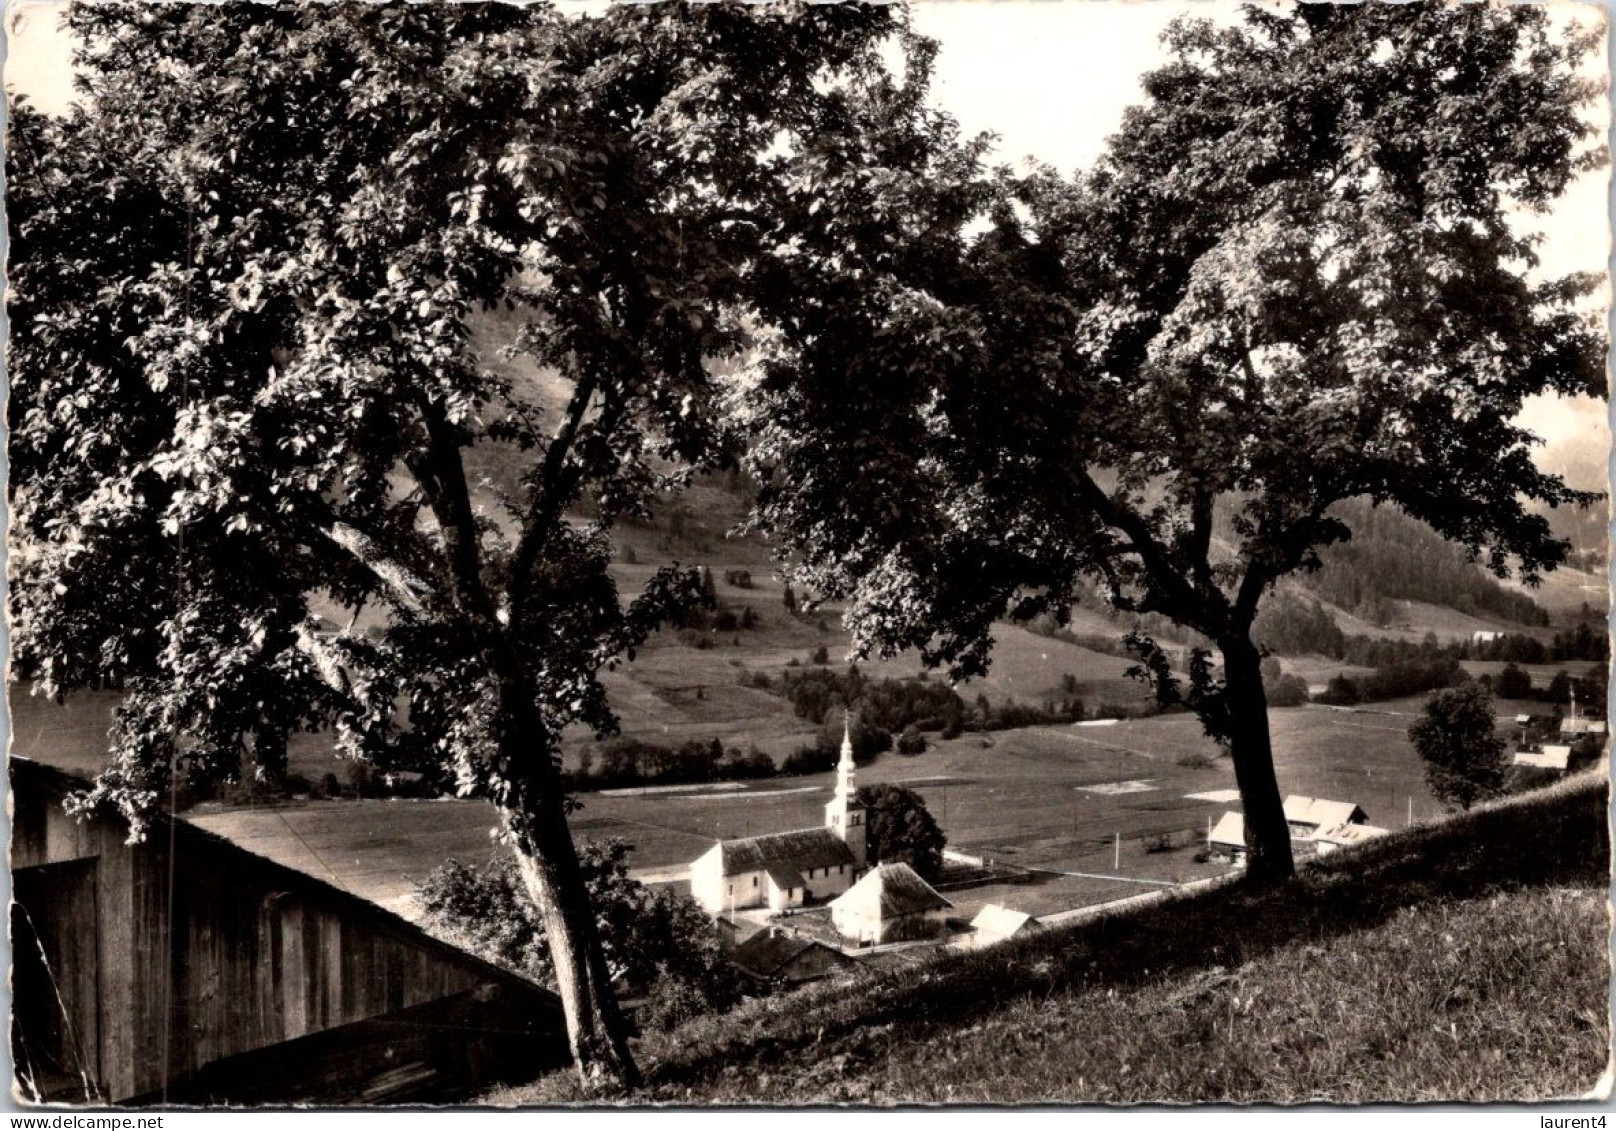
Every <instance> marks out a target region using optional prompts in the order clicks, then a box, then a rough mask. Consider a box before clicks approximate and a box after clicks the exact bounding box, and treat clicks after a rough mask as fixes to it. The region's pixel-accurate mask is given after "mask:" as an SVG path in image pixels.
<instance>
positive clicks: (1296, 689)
mask: <svg viewBox="0 0 1616 1131" xmlns="http://www.w3.org/2000/svg"><path fill="white" fill-rule="evenodd" d="M1262 677H1263V691H1264V692H1265V693H1266V694H1267V696H1268V705H1269V706H1270V707H1300V706H1301V705H1302V704H1303V703H1306V702H1307V701H1308V690H1307V680H1305V679H1303V678H1302V677H1301V676H1299V675H1292V674H1291V673H1290V672H1287V671H1286V670H1285V669H1284V667H1283V665H1281V664H1280V662H1279V659H1278V658H1277V657H1275V656H1265V657H1263V662H1262Z"/></svg>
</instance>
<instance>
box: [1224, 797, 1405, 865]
mask: <svg viewBox="0 0 1616 1131" xmlns="http://www.w3.org/2000/svg"><path fill="white" fill-rule="evenodd" d="M1368 820H1369V816H1368V814H1367V813H1365V812H1364V811H1363V809H1362V808H1361V807H1360V806H1358V805H1356V804H1354V803H1353V802H1350V801H1327V800H1325V799H1324V798H1320V797H1302V796H1300V795H1298V794H1292V795H1291V796H1289V797H1287V798H1286V799H1285V823H1286V824H1287V825H1288V826H1290V830H1291V839H1292V840H1297V841H1304V842H1306V843H1307V844H1310V845H1312V846H1313V847H1314V850H1315V851H1316V852H1317V853H1318V854H1319V855H1320V856H1324V855H1327V854H1328V853H1331V852H1334V851H1335V850H1336V849H1337V848H1344V847H1346V846H1347V845H1349V844H1360V843H1362V842H1363V841H1365V840H1369V839H1372V838H1373V837H1376V836H1383V835H1385V833H1386V831H1387V830H1385V829H1382V828H1377V827H1376V826H1374V825H1371V824H1368V823H1367V822H1368ZM1207 851H1209V852H1210V853H1212V854H1213V855H1214V856H1220V857H1223V858H1224V859H1226V860H1229V861H1231V862H1234V863H1238V862H1240V861H1241V860H1244V859H1245V858H1246V818H1245V814H1243V813H1239V812H1235V811H1233V810H1231V811H1229V812H1226V813H1224V814H1223V816H1222V817H1220V818H1218V823H1217V824H1216V825H1214V826H1213V828H1212V831H1211V833H1209V834H1208V836H1207Z"/></svg>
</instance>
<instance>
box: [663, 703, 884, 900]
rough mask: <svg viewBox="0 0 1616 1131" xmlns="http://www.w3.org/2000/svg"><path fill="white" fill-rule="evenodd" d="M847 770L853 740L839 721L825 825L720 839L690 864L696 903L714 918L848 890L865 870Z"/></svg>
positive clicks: (860, 814) (860, 810) (858, 813)
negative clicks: (839, 735) (837, 750)
mask: <svg viewBox="0 0 1616 1131" xmlns="http://www.w3.org/2000/svg"><path fill="white" fill-rule="evenodd" d="M853 775H854V768H853V738H852V734H851V732H850V730H849V727H848V724H847V722H846V721H845V720H844V722H843V725H842V751H841V759H840V761H839V762H838V763H837V766H836V787H835V792H834V793H833V794H832V795H831V799H830V800H829V801H828V802H826V804H825V823H824V825H823V826H822V827H821V828H817V829H798V830H796V831H793V832H784V833H767V834H765V835H763V836H751V837H743V838H741V839H738V840H721V841H719V842H718V843H717V844H715V845H713V847H711V848H709V849H708V850H707V851H706V852H704V853H702V854H701V856H699V857H698V858H697V859H696V860H695V861H694V862H693V863H692V864H691V865H690V894H691V895H692V896H694V897H695V899H696V902H698V903H700V904H701V905H702V906H703V907H704V908H706V909H707V911H708V912H709V913H710V914H713V915H722V914H725V913H727V912H732V911H745V910H747V909H750V908H759V907H766V908H768V909H769V910H771V911H786V910H789V909H791V908H794V907H801V906H803V905H804V904H807V903H822V902H824V901H826V900H829V899H833V898H835V897H836V896H838V895H841V894H842V893H843V892H845V891H847V890H848V889H849V888H850V887H852V886H853V883H854V882H855V881H856V880H857V879H858V878H859V876H860V875H861V874H862V873H863V871H864V867H865V835H866V833H867V831H868V830H867V828H866V825H865V821H866V814H865V812H864V806H863V805H861V804H860V803H859V800H858V787H857V786H856V785H855V784H854V782H853Z"/></svg>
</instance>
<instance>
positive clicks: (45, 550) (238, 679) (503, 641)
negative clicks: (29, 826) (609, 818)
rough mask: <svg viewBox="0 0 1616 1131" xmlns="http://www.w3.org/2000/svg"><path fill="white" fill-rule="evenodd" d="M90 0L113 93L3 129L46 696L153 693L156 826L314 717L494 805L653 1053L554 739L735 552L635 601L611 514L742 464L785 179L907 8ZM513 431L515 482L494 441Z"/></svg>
mask: <svg viewBox="0 0 1616 1131" xmlns="http://www.w3.org/2000/svg"><path fill="white" fill-rule="evenodd" d="M67 18H68V21H69V24H70V26H71V30H72V31H73V33H74V34H75V37H76V39H77V40H78V42H79V43H80V44H81V47H80V50H79V52H78V56H77V60H76V61H77V65H78V68H79V71H80V73H81V76H82V83H81V85H82V87H83V91H84V93H85V94H86V95H87V97H86V99H85V101H84V103H83V105H82V106H81V107H79V108H78V109H77V110H75V111H74V112H73V113H71V114H70V115H69V116H67V117H66V118H64V119H52V118H46V117H44V116H42V115H40V114H37V113H35V112H33V111H32V110H30V109H28V108H27V107H19V108H18V110H17V112H16V114H15V117H14V119H13V132H12V145H11V146H10V147H8V150H7V160H8V174H9V185H10V188H11V196H10V197H9V199H8V206H9V207H8V214H9V217H10V223H11V238H12V243H11V249H12V254H11V265H10V266H11V278H10V281H11V293H10V314H11V320H12V326H13V329H14V333H13V336H12V340H11V352H10V367H11V391H12V401H11V410H10V411H11V418H10V419H11V426H12V442H11V452H10V454H11V468H12V480H11V482H12V500H11V501H12V507H13V511H12V514H13V527H12V529H13V531H14V533H15V535H16V537H17V539H18V542H19V550H18V553H17V554H16V556H15V557H14V559H13V579H12V589H11V599H12V605H11V613H12V617H13V624H14V628H15V631H14V637H13V639H14V642H15V646H16V652H17V659H18V663H19V665H20V666H21V667H22V669H23V670H27V671H31V672H33V673H35V674H36V675H37V677H38V681H39V687H40V689H41V690H43V691H44V692H45V693H46V694H49V695H53V696H59V695H64V694H67V693H70V692H72V691H74V690H76V689H78V688H81V687H84V686H87V685H93V684H97V683H100V682H104V681H107V680H112V681H118V680H122V681H123V683H124V686H125V687H126V688H127V690H128V693H129V694H128V700H127V702H126V703H125V704H124V706H123V707H122V709H121V710H120V712H119V714H118V718H117V722H116V725H115V727H114V730H113V734H112V740H111V756H112V759H111V764H110V765H109V767H108V768H107V769H106V770H105V771H104V772H103V773H102V774H101V775H100V776H99V778H98V780H97V782H96V783H95V786H94V788H93V789H92V790H91V791H90V792H89V793H88V795H87V796H86V797H84V798H82V799H81V804H83V805H85V806H95V805H106V806H110V807H113V808H116V809H117V810H120V811H121V812H122V813H123V814H124V815H126V816H127V817H128V818H129V819H130V820H131V822H132V823H133V824H134V825H135V827H136V831H137V834H138V832H139V830H140V825H141V821H142V819H143V817H144V816H145V814H146V813H147V812H148V810H149V809H150V808H151V807H152V806H153V805H154V804H156V803H157V801H158V799H159V798H160V797H161V796H162V795H163V794H164V793H165V791H166V787H168V786H170V785H171V784H172V779H173V777H174V775H175V774H176V773H177V774H179V775H182V776H185V777H188V778H190V779H218V778H230V777H232V776H235V775H238V774H239V773H240V772H241V766H242V764H243V761H244V759H245V758H246V757H247V756H248V755H249V753H250V754H251V755H253V756H255V757H257V758H258V760H259V761H260V763H272V762H273V761H274V760H275V759H277V758H279V757H281V756H282V755H281V754H280V753H279V752H280V751H283V750H284V748H285V741H284V740H285V735H286V733H287V732H288V731H293V730H313V729H328V730H329V731H330V733H331V734H332V736H333V738H334V741H335V744H336V746H337V748H338V749H339V751H340V752H341V753H342V754H343V755H344V756H346V757H348V758H351V759H354V760H357V761H363V762H366V763H369V764H370V765H372V766H373V767H375V768H376V769H377V770H379V771H381V772H384V773H386V772H392V771H398V770H415V771H419V772H422V773H424V774H428V775H431V776H433V777H434V779H435V780H438V781H442V782H444V783H446V784H448V785H449V786H450V787H451V788H452V789H453V790H454V791H455V792H456V793H458V794H460V795H462V796H467V797H482V798H486V799H487V800H489V801H490V802H491V803H492V804H493V805H494V806H495V807H496V809H497V810H498V812H499V815H500V820H501V826H502V832H503V835H505V836H506V837H507V838H508V839H509V840H510V841H511V843H512V845H513V847H514V849H515V850H516V851H517V852H518V853H519V854H521V856H522V857H523V858H524V861H525V862H526V863H527V864H530V865H534V866H525V867H524V868H523V875H524V877H525V878H526V879H527V881H528V883H529V884H530V885H533V886H534V887H536V888H540V889H547V890H544V891H542V892H541V893H540V894H539V896H538V898H539V900H540V903H541V904H542V905H543V906H544V907H545V908H546V909H547V912H549V913H551V914H552V916H553V919H552V921H551V922H549V923H548V929H549V931H550V933H551V935H552V936H553V937H555V938H556V939H559V938H560V937H561V935H562V934H564V933H571V932H574V931H576V932H577V933H578V938H576V939H574V940H572V941H573V943H574V944H575V945H571V946H567V947H562V948H559V949H561V950H564V951H565V952H566V953H567V954H568V956H569V957H568V963H570V966H569V968H567V969H563V970H558V971H557V976H558V979H559V982H560V985H561V989H562V991H563V993H564V995H566V996H567V997H568V999H569V1005H570V1006H571V1007H572V1008H569V1011H568V1017H569V1022H570V1023H571V1024H572V1025H573V1027H574V1029H573V1033H572V1037H573V1042H572V1043H573V1046H574V1050H573V1051H574V1052H575V1054H576V1055H577V1061H578V1067H579V1070H580V1072H587V1071H588V1070H589V1068H590V1063H589V1062H591V1061H594V1060H595V1052H596V1050H597V1042H596V1041H595V1040H594V1036H593V1034H594V1033H595V1031H596V1030H600V1031H602V1032H605V1033H606V1034H607V1041H606V1043H605V1045H599V1046H598V1047H599V1048H600V1049H601V1051H602V1053H603V1060H604V1061H609V1062H611V1065H612V1067H613V1068H615V1069H616V1070H618V1071H619V1074H620V1075H621V1076H622V1077H623V1078H624V1079H632V1077H633V1070H632V1061H631V1057H630V1056H629V1053H628V1049H627V1044H626V1040H625V1039H624V1037H623V1034H622V1031H621V1025H620V1024H619V1019H618V1017H617V1015H616V1010H615V1005H614V1003H613V1002H612V1001H611V996H612V995H611V991H610V988H609V984H608V979H606V978H605V976H604V974H603V964H602V961H601V958H600V954H599V948H598V947H597V946H595V945H593V941H592V939H591V937H590V936H591V935H592V933H593V928H592V919H591V916H590V915H589V913H588V909H587V906H585V905H584V903H585V897H584V893H583V891H582V888H581V884H580V882H579V879H578V865H577V860H576V851H575V849H574V847H573V845H572V843H571V839H570V835H569V832H568V829H567V825H566V819H565V817H566V810H567V805H568V802H567V799H566V793H565V785H564V782H563V779H562V777H561V774H560V767H559V757H558V744H559V739H560V736H561V734H562V732H563V730H565V729H566V728H567V727H569V726H581V727H585V728H588V729H590V730H593V731H595V732H596V733H599V734H604V733H609V732H611V731H612V730H613V729H614V727H615V725H616V719H615V717H614V715H613V712H612V710H611V707H610V705H609V704H608V702H607V698H606V693H605V689H604V686H603V684H602V682H601V678H600V677H601V674H602V672H603V671H604V670H606V669H608V668H610V667H611V666H612V665H614V664H616V663H617V662H619V661H620V660H621V659H623V658H632V656H633V654H634V651H635V648H636V647H637V646H638V645H639V644H640V643H641V642H642V641H643V640H644V638H645V637H646V636H647V635H648V634H649V633H650V632H651V631H653V630H654V629H656V628H657V627H658V626H659V625H661V624H663V623H665V622H667V621H668V620H670V619H672V618H675V617H677V616H678V615H679V614H680V613H681V612H682V611H683V610H684V609H686V608H689V607H690V606H692V605H694V604H697V603H699V602H700V600H701V598H702V597H703V595H704V593H703V590H704V589H707V590H708V592H709V593H710V586H703V584H702V581H703V579H702V578H701V577H700V575H698V574H697V573H696V572H695V571H693V570H689V569H680V568H677V567H670V568H666V569H661V570H658V571H655V572H654V573H653V574H652V575H651V577H650V578H649V580H647V581H646V582H645V583H644V584H643V585H642V586H641V587H640V589H639V591H638V592H636V593H632V594H620V593H619V591H618V586H617V583H616V581H615V579H614V577H613V575H612V574H611V572H610V571H609V569H608V566H609V562H610V541H609V537H608V532H609V530H610V528H611V527H612V525H613V524H614V523H616V522H617V521H619V520H622V519H625V518H631V517H636V516H642V515H643V514H644V513H645V510H646V508H647V506H648V504H649V500H651V499H652V498H653V497H655V496H657V495H658V494H659V493H660V492H665V491H672V490H676V489H678V488H679V487H681V486H682V485H683V484H684V482H685V480H686V478H687V477H688V476H689V475H690V474H691V472H692V471H693V470H694V469H696V468H700V467H704V466H709V465H712V464H715V463H717V462H719V461H721V460H722V459H723V456H724V450H725V449H724V444H723V440H722V435H721V432H722V428H721V425H720V422H719V420H718V419H717V413H716V400H717V392H718V377H719V375H720V374H722V373H725V372H728V371H729V370H730V369H731V368H733V365H734V363H735V362H736V359H737V358H739V357H740V356H741V355H742V354H743V353H744V352H745V351H746V350H747V349H748V348H749V344H750V338H751V336H752V334H753V332H754V327H753V322H754V321H755V319H754V316H753V311H754V310H755V308H756V306H757V304H758V302H759V301H760V300H761V297H762V296H760V294H759V291H760V289H762V290H767V289H768V288H770V287H772V286H775V285H777V279H776V277H775V276H774V274H773V273H772V272H771V270H770V269H769V267H768V266H767V264H768V262H770V261H772V260H773V259H775V258H778V257H787V258H789V257H792V256H793V255H794V254H795V250H794V242H795V240H796V239H797V238H799V237H798V234H797V230H796V229H797V227H802V228H806V229H810V230H811V229H813V228H815V227H819V228H824V227H827V226H828V225H826V224H824V223H822V222H821V221H820V220H817V219H814V218H813V217H812V215H811V214H804V213H802V212H801V210H800V209H795V208H788V207H786V205H787V204H788V203H789V202H792V201H797V200H801V201H805V202H806V201H807V200H808V199H809V198H811V197H812V196H813V194H814V182H815V180H816V178H817V169H818V167H819V162H820V159H821V155H820V150H819V139H820V138H821V137H823V136H825V135H826V134H827V133H829V134H832V135H835V134H837V133H838V132H840V133H841V134H842V135H843V136H844V137H850V136H851V135H850V134H849V132H848V131H847V130H846V129H840V130H839V127H838V123H847V122H850V121H855V120H856V119H857V116H858V110H857V107H859V106H860V105H861V104H862V99H861V97H860V94H859V89H860V88H861V87H862V86H864V85H867V84H869V83H871V82H874V83H877V84H878V85H879V84H882V83H885V82H886V80H885V79H884V78H881V77H880V76H882V75H884V74H885V73H886V70H887V65H888V63H887V58H888V56H887V55H886V54H885V53H884V52H885V49H886V47H887V45H888V42H889V40H890V39H891V37H892V36H893V35H894V34H895V33H897V32H898V31H900V30H901V28H900V21H899V19H898V18H897V17H896V16H895V14H894V13H893V12H892V11H891V10H887V9H881V8H875V7H863V6H846V7H837V8H827V7H813V8H808V7H780V8H741V7H735V6H729V5H720V6H707V7H700V8H680V7H665V6H631V5H620V6H614V7H611V8H609V9H607V10H606V11H604V12H602V13H598V14H591V15H588V16H574V15H572V14H568V13H563V12H560V11H558V10H556V9H555V8H553V7H551V6H545V5H537V6H525V7H519V6H502V5H460V6H451V7H435V6H430V5H415V4H357V3H355V4H338V5H327V6H316V5H282V6H266V5H259V4H248V3H239V2H236V3H224V4H218V5H208V6H206V7H205V8H204V7H199V6H190V5H166V6H155V7H153V6H138V5H89V4H85V5H75V6H74V7H72V8H71V9H69V13H68V17H67ZM899 54H900V55H901V54H902V52H900V53H899ZM854 132H856V129H855V131H854ZM869 153H870V148H869V146H867V145H863V144H857V145H853V146H851V147H850V148H849V149H847V150H846V151H844V152H843V153H842V155H841V157H840V160H841V161H842V163H843V166H844V168H845V170H846V173H847V175H849V176H863V175H864V174H865V173H866V172H867V171H868V166H869V162H868V161H867V160H866V156H867V155H868V154H869ZM496 312H497V313H498V317H495V313H496ZM491 328H492V329H493V330H497V331H499V333H497V334H496V335H495V337H496V340H495V341H494V342H493V343H492V344H489V343H487V342H485V341H483V340H482V335H483V334H484V333H485V332H486V331H489V330H490V329H491ZM501 360H503V361H514V362H519V363H520V365H519V369H520V371H522V372H525V373H528V374H530V375H531V377H530V379H529V380H524V381H517V380H515V379H514V378H513V377H512V376H511V373H512V370H511V369H510V368H509V367H501V366H500V365H498V364H497V362H498V361H501ZM494 448H498V449H500V450H502V451H504V452H506V453H507V454H510V453H514V454H512V455H511V458H510V459H507V460H504V461H503V463H504V464H506V465H512V464H514V465H516V466H518V468H519V471H518V472H517V473H516V474H514V475H511V476H509V477H507V478H505V479H504V480H503V481H502V482H494V481H492V480H491V479H490V480H488V481H484V480H483V479H482V478H479V476H478V475H477V474H476V469H477V468H478V467H479V466H481V463H480V459H479V457H480V456H482V455H485V454H486V453H487V452H488V451H489V450H490V449H494ZM569 512H574V513H580V514H582V513H587V515H588V518H587V519H585V520H581V521H578V522H573V521H569V520H568V514H569ZM625 598H626V599H625ZM580 1026H582V1027H583V1028H582V1029H580Z"/></svg>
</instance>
